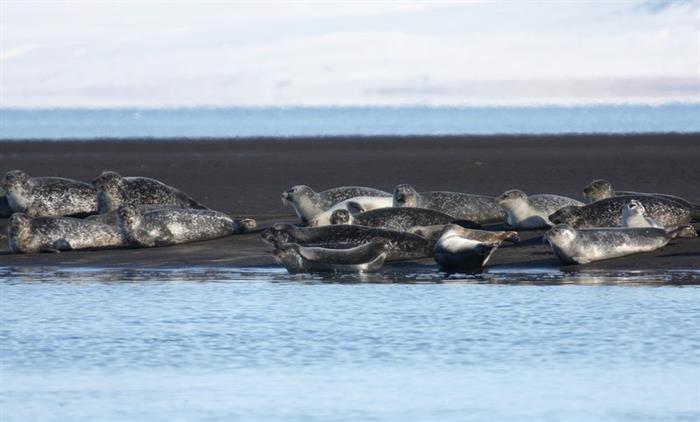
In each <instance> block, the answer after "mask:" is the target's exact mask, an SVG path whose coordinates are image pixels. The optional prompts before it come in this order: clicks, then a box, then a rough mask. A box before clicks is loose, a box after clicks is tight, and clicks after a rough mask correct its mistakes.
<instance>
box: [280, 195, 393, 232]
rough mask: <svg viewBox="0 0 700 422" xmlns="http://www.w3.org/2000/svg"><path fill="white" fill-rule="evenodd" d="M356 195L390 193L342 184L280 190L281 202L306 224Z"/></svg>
mask: <svg viewBox="0 0 700 422" xmlns="http://www.w3.org/2000/svg"><path fill="white" fill-rule="evenodd" d="M358 196H371V197H385V196H388V197H390V196H391V194H390V193H388V192H384V191H382V190H379V189H374V188H367V187H364V186H342V187H338V188H333V189H328V190H324V191H322V192H318V193H317V192H314V190H313V189H311V188H310V187H308V186H306V185H297V186H292V187H291V188H290V189H289V190H287V191H285V192H282V203H283V204H285V205H291V206H292V207H293V208H294V212H295V213H296V214H297V216H299V218H300V219H301V222H302V223H304V224H306V223H308V222H309V220H311V219H312V218H314V217H315V216H317V215H318V214H320V213H322V212H324V211H327V210H328V209H329V208H331V207H332V206H333V205H335V204H338V203H340V202H343V201H346V200H348V199H350V198H356V197H358Z"/></svg>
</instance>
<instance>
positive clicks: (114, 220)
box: [86, 205, 180, 226]
mask: <svg viewBox="0 0 700 422" xmlns="http://www.w3.org/2000/svg"><path fill="white" fill-rule="evenodd" d="M131 206H132V207H134V208H135V209H136V211H138V212H139V213H141V214H143V213H147V212H150V211H156V210H171V209H180V208H179V207H171V206H167V205H131ZM86 220H90V221H98V222H100V223H102V224H109V225H110V226H119V221H118V220H119V210H118V209H117V210H114V211H110V212H108V213H104V214H95V215H91V216H88V217H87V218H86Z"/></svg>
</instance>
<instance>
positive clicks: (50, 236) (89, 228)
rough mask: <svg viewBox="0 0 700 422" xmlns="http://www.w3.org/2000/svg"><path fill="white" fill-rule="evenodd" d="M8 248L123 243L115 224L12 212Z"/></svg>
mask: <svg viewBox="0 0 700 422" xmlns="http://www.w3.org/2000/svg"><path fill="white" fill-rule="evenodd" d="M8 238H9V241H10V249H11V250H12V251H14V252H17V253H37V252H59V251H69V250H79V249H104V248H116V247H120V246H126V244H127V242H126V238H125V237H124V235H123V234H122V232H121V231H120V230H119V229H117V228H116V227H113V226H109V225H107V224H102V223H99V222H96V221H88V220H83V219H79V218H72V217H34V218H30V217H29V216H28V215H27V214H24V213H19V212H18V213H14V214H12V217H10V225H9V229H8Z"/></svg>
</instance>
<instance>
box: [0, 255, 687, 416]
mask: <svg viewBox="0 0 700 422" xmlns="http://www.w3.org/2000/svg"><path fill="white" fill-rule="evenodd" d="M407 271H408V270H407ZM699 327H700V272H698V271H671V272H660V273H637V272H628V273H565V272H560V271H558V270H542V271H537V270H529V272H519V271H517V270H509V271H503V272H498V271H495V272H489V271H487V272H486V273H483V274H476V275H451V276H447V275H445V274H441V273H431V274H421V273H410V272H403V273H383V274H378V275H367V276H325V277H324V276H313V275H288V274H286V272H284V271H283V270H280V269H277V268H267V267H261V268H218V269H212V268H189V269H177V270H127V269H56V268H24V269H20V268H17V269H11V268H4V269H2V268H0V348H1V358H2V359H1V361H0V412H1V413H0V419H1V420H2V421H77V420H91V421H102V420H119V421H123V420H129V421H134V420H144V421H179V420H182V421H185V420H222V421H231V420H244V421H333V420H347V421H356V420H374V421H410V420H420V421H427V420H430V421H432V420H440V421H465V420H477V421H483V420H517V421H525V420H528V421H529V420H577V421H578V420H581V421H583V420H586V421H593V420H596V421H597V420H630V421H640V420H645V421H646V420H659V421H661V420H663V421H671V420H687V421H691V420H693V421H696V420H698V418H700V335H698V333H699V331H698V330H699Z"/></svg>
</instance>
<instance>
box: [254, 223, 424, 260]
mask: <svg viewBox="0 0 700 422" xmlns="http://www.w3.org/2000/svg"><path fill="white" fill-rule="evenodd" d="M262 238H263V240H265V241H266V242H268V243H270V244H271V245H273V246H275V247H279V246H280V245H283V244H285V243H298V244H300V245H303V246H321V247H330V248H337V249H340V248H350V247H355V246H359V245H362V244H364V243H367V242H369V241H371V240H372V239H373V238H381V239H385V240H388V241H389V242H390V245H391V248H390V249H389V252H388V255H387V261H400V260H407V259H420V258H429V257H431V256H432V255H433V246H434V245H435V242H434V241H430V240H428V239H425V238H423V237H421V236H418V235H415V234H412V233H406V232H399V231H395V230H386V229H376V228H373V227H364V226H353V225H335V226H323V227H296V226H293V225H291V224H286V223H278V224H275V225H274V226H272V227H270V228H268V229H266V230H265V231H263V233H262Z"/></svg>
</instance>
